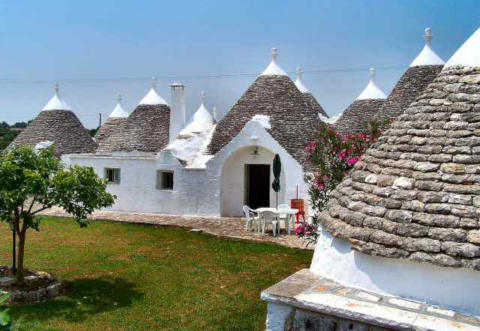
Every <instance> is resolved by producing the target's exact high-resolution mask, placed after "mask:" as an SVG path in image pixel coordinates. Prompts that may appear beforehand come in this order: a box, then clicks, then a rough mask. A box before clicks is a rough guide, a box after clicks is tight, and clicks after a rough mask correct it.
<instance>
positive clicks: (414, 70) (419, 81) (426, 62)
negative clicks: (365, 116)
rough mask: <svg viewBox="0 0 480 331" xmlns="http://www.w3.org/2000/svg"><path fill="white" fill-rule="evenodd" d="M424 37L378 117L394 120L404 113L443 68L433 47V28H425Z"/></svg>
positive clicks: (442, 63)
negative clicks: (419, 49)
mask: <svg viewBox="0 0 480 331" xmlns="http://www.w3.org/2000/svg"><path fill="white" fill-rule="evenodd" d="M424 39H425V46H424V48H423V49H422V51H421V52H420V53H419V54H418V56H417V57H416V58H415V59H414V60H413V62H412V63H411V64H410V66H409V68H408V69H407V71H406V72H405V73H404V74H403V75H402V77H401V78H400V80H399V81H398V82H397V84H396V85H395V87H394V88H393V90H392V92H391V93H390V95H389V96H388V98H387V100H386V101H385V103H384V104H383V106H382V107H381V108H380V110H379V111H378V115H377V119H379V120H384V119H388V120H393V119H394V118H396V117H397V116H398V115H400V114H402V113H403V111H404V110H405V109H406V108H407V107H408V106H409V105H410V104H411V103H412V102H413V101H415V98H416V97H417V96H419V95H420V94H421V93H422V91H423V90H424V89H425V88H426V87H427V85H428V84H430V83H431V82H432V81H433V79H434V78H435V77H437V75H438V74H439V73H440V71H441V70H442V68H443V65H444V61H443V60H442V59H441V58H440V57H439V56H438V55H437V54H436V53H435V52H434V51H433V49H432V47H431V42H432V39H433V34H432V29H430V28H426V29H425V34H424Z"/></svg>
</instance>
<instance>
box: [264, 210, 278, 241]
mask: <svg viewBox="0 0 480 331" xmlns="http://www.w3.org/2000/svg"><path fill="white" fill-rule="evenodd" d="M259 216H260V220H261V221H262V235H265V227H266V226H267V225H269V224H270V225H271V226H272V232H273V236H276V235H277V229H278V220H277V215H275V213H274V212H273V211H263V212H261V213H260V215H259Z"/></svg>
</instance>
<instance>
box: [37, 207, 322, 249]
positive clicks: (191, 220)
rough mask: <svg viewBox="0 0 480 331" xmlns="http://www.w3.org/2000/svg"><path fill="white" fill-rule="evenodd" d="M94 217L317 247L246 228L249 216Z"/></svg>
mask: <svg viewBox="0 0 480 331" xmlns="http://www.w3.org/2000/svg"><path fill="white" fill-rule="evenodd" d="M42 215H47V216H59V217H69V215H68V214H66V213H65V212H64V211H63V210H62V209H60V208H52V209H49V210H46V211H44V212H43V213H42ZM92 218H93V219H97V220H108V221H115V222H126V223H138V224H153V225H158V226H174V227H182V228H190V229H198V230H201V232H204V233H208V234H211V235H214V236H217V237H227V238H234V239H241V240H250V241H260V242H271V243H275V244H279V245H283V246H287V247H292V248H301V249H309V250H313V249H314V246H313V245H309V246H308V247H307V246H306V244H305V241H304V240H303V239H301V238H298V237H297V236H295V235H286V234H285V233H284V231H285V230H282V233H281V234H280V235H279V236H277V237H273V236H272V233H271V232H269V233H266V234H265V235H264V236H262V234H261V233H257V232H246V231H245V219H243V218H234V217H228V218H227V217H198V216H173V215H162V214H148V213H124V212H112V211H99V212H94V213H93V215H92Z"/></svg>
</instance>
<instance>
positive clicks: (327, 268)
mask: <svg viewBox="0 0 480 331" xmlns="http://www.w3.org/2000/svg"><path fill="white" fill-rule="evenodd" d="M310 270H311V271H312V272H313V273H315V274H317V275H319V276H323V277H327V278H330V279H333V280H335V281H337V282H339V283H341V284H343V285H345V286H349V287H356V288H360V289H364V290H370V291H374V292H377V293H381V294H390V295H396V296H402V297H405V298H410V299H414V300H419V301H423V302H427V303H429V304H433V305H439V306H443V307H448V308H451V309H455V310H459V311H461V312H464V313H469V314H474V315H477V316H480V299H479V297H478V295H476V294H474V293H480V272H478V271H475V270H472V269H463V268H445V267H439V266H435V265H432V264H427V263H417V262H413V261H409V260H405V259H394V258H383V257H375V256H370V255H366V254H363V253H359V252H356V251H353V250H352V249H351V245H350V243H349V242H348V241H346V240H341V239H337V238H334V237H332V235H331V234H329V233H328V232H326V231H324V232H322V234H321V237H320V238H319V240H318V242H317V246H316V247H315V253H314V256H313V259H312V264H311V266H310Z"/></svg>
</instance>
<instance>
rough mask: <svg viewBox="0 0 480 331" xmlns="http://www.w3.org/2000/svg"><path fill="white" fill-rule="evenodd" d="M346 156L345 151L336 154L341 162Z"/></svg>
mask: <svg viewBox="0 0 480 331" xmlns="http://www.w3.org/2000/svg"><path fill="white" fill-rule="evenodd" d="M346 156H347V151H345V150H344V149H343V150H341V151H340V153H338V158H339V159H340V160H342V161H343V160H344V159H345V157H346Z"/></svg>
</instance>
